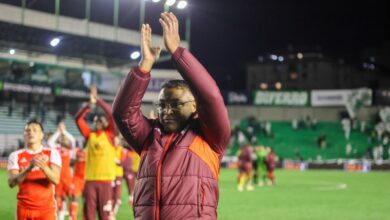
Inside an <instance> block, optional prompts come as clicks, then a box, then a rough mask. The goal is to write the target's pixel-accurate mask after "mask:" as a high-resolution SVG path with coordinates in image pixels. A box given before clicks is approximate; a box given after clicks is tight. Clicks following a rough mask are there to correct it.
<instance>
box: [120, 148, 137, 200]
mask: <svg viewBox="0 0 390 220" xmlns="http://www.w3.org/2000/svg"><path fill="white" fill-rule="evenodd" d="M123 143H124V147H125V148H126V149H125V159H124V161H123V178H124V179H125V181H126V186H127V190H128V193H129V199H128V203H129V205H130V206H133V199H134V195H133V194H134V186H135V179H136V176H137V172H138V167H139V163H140V160H141V158H140V157H139V155H138V154H137V152H136V151H135V150H134V149H133V148H132V147H130V146H129V145H128V144H127V142H126V141H123Z"/></svg>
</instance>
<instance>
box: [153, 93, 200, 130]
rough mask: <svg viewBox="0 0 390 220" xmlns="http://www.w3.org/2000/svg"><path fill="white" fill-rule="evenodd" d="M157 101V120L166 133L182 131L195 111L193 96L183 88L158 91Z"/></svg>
mask: <svg viewBox="0 0 390 220" xmlns="http://www.w3.org/2000/svg"><path fill="white" fill-rule="evenodd" d="M158 100H159V103H158V107H157V109H158V114H159V120H160V123H161V124H162V125H163V128H164V131H165V132H167V133H172V132H179V131H180V130H181V129H183V128H184V126H185V125H186V124H187V122H188V120H189V118H190V117H191V115H192V114H193V113H194V112H195V111H196V104H195V101H194V96H193V95H192V94H191V92H190V91H189V90H188V89H185V88H181V87H176V88H164V89H162V90H161V91H160V94H159V97H158Z"/></svg>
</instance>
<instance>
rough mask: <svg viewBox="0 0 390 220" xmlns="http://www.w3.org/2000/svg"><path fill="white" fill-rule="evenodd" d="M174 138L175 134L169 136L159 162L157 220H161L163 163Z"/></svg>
mask: <svg viewBox="0 0 390 220" xmlns="http://www.w3.org/2000/svg"><path fill="white" fill-rule="evenodd" d="M173 136H174V134H171V135H169V137H168V140H167V142H166V143H165V145H164V148H163V152H162V154H161V157H160V161H159V162H158V167H157V178H156V181H157V184H156V186H157V190H156V216H155V219H156V220H160V199H161V167H162V163H163V160H164V157H165V154H166V153H167V151H168V148H169V145H171V143H172V139H173Z"/></svg>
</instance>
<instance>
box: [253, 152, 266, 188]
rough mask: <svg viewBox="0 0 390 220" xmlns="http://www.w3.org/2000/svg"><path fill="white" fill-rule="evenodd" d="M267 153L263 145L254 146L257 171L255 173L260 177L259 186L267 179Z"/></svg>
mask: <svg viewBox="0 0 390 220" xmlns="http://www.w3.org/2000/svg"><path fill="white" fill-rule="evenodd" d="M267 155H268V151H267V149H266V148H265V147H264V146H263V145H261V146H259V147H258V148H256V160H257V169H256V171H257V173H256V174H255V175H256V176H257V177H260V181H258V185H259V186H264V184H265V183H266V181H267V166H266V160H267Z"/></svg>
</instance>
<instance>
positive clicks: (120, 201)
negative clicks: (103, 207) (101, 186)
mask: <svg viewBox="0 0 390 220" xmlns="http://www.w3.org/2000/svg"><path fill="white" fill-rule="evenodd" d="M121 204H122V200H120V199H118V200H116V203H115V206H114V211H113V212H114V215H116V214H117V213H118V210H119V206H121Z"/></svg>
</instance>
